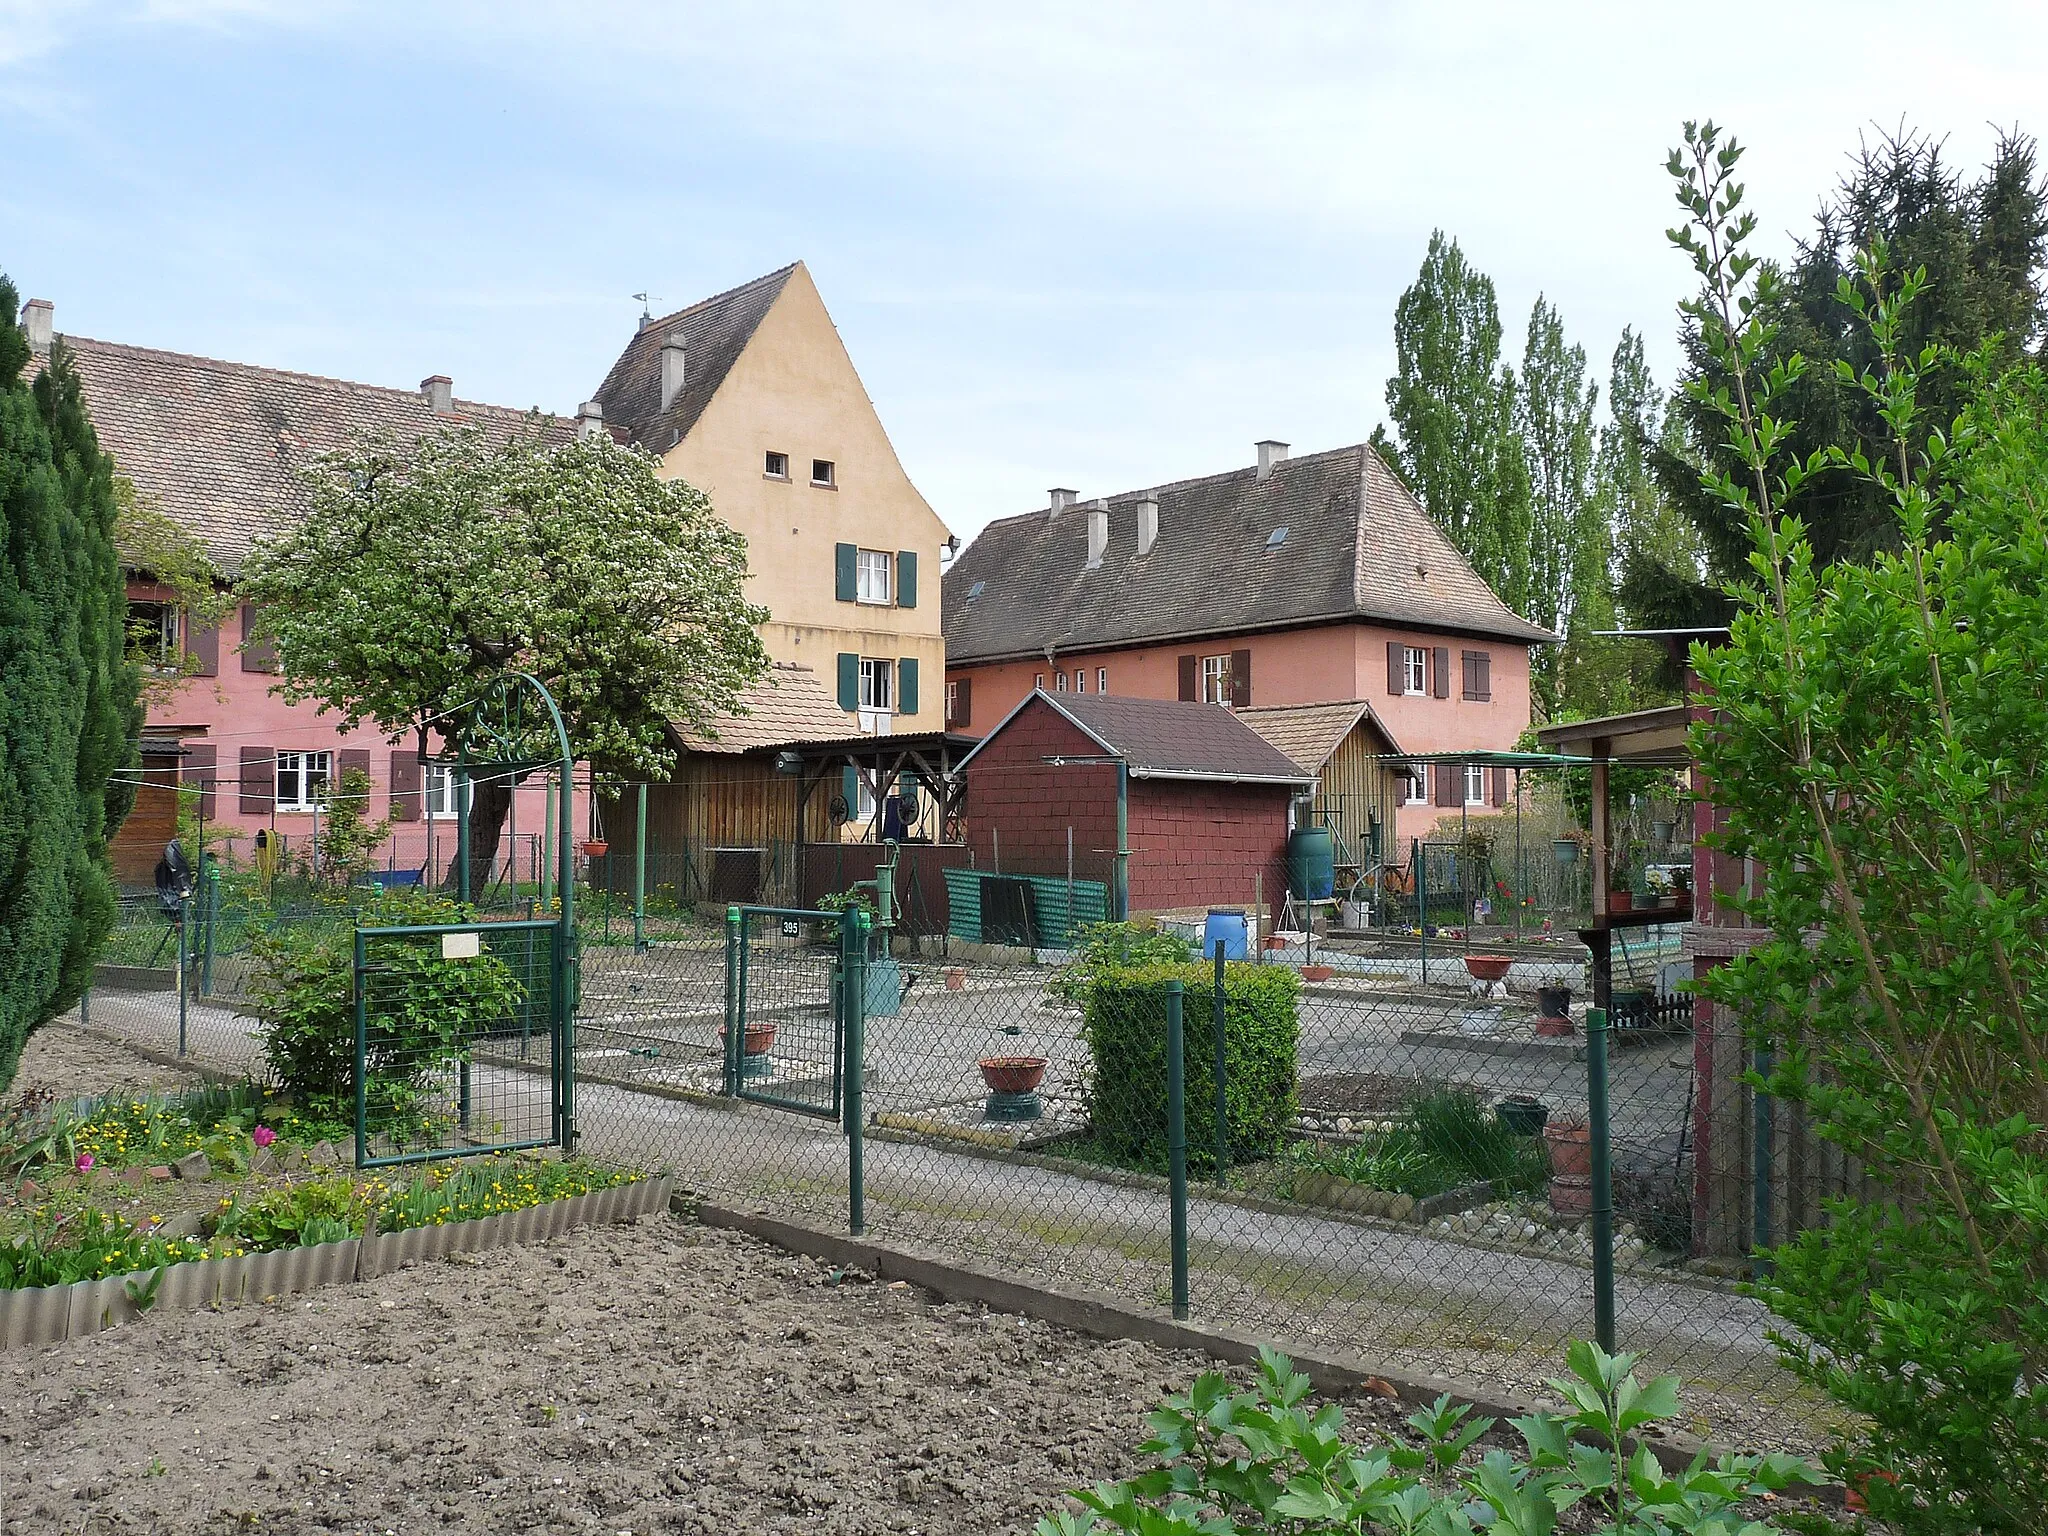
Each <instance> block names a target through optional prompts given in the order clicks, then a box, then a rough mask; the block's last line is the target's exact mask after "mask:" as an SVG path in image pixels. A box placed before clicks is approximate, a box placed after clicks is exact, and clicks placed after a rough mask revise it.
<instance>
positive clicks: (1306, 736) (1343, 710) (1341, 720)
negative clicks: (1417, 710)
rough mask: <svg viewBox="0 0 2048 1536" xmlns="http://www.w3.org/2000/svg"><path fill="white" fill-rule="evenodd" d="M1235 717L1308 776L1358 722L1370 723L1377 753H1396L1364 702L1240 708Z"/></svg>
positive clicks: (1387, 736) (1327, 757)
mask: <svg viewBox="0 0 2048 1536" xmlns="http://www.w3.org/2000/svg"><path fill="white" fill-rule="evenodd" d="M1237 718H1238V719H1240V720H1242V721H1243V722H1244V723H1245V724H1246V725H1248V726H1250V727H1251V728H1252V729H1253V730H1255V731H1257V732H1258V733H1259V734H1260V735H1261V736H1263V737H1265V738H1266V740H1268V741H1270V742H1271V743H1272V744H1273V745H1274V746H1276V747H1278V748H1279V749H1280V750H1281V751H1282V752H1284V753H1285V754H1286V755H1287V756H1288V757H1289V758H1290V759H1292V760H1293V761H1294V762H1297V763H1299V764H1300V765H1301V766H1302V767H1303V768H1306V769H1307V770H1308V771H1309V772H1310V773H1320V772H1322V769H1323V764H1325V763H1327V762H1328V761H1329V760H1330V754H1331V753H1332V752H1334V751H1336V750H1337V748H1338V747H1339V746H1341V745H1342V744H1343V741H1344V738H1345V737H1346V736H1349V735H1350V734H1351V732H1352V730H1353V728H1354V727H1356V726H1357V724H1358V722H1359V721H1360V720H1366V721H1370V722H1371V726H1372V734H1373V735H1374V736H1377V737H1378V738H1379V743H1378V745H1377V747H1376V750H1378V751H1381V752H1399V751H1400V750H1401V749H1400V747H1398V746H1397V745H1395V743H1394V738H1393V736H1392V735H1390V734H1389V733H1388V731H1387V728H1386V726H1385V725H1383V724H1382V723H1381V722H1380V717H1379V716H1378V715H1376V714H1374V713H1373V707H1372V705H1370V704H1368V703H1367V702H1366V701H1365V700H1364V699H1343V700H1340V701H1338V702H1337V703H1334V704H1283V705H1279V706H1276V707H1274V708H1270V709H1240V710H1238V711H1237Z"/></svg>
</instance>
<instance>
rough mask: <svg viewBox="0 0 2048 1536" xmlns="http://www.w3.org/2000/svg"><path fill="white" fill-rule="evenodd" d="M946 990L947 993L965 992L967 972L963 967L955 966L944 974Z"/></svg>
mask: <svg viewBox="0 0 2048 1536" xmlns="http://www.w3.org/2000/svg"><path fill="white" fill-rule="evenodd" d="M946 990H947V991H948V992H965V991H966V990H967V971H966V968H965V967H963V966H958V965H956V966H953V967H952V968H951V969H949V970H948V971H947V972H946Z"/></svg>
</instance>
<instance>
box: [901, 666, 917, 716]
mask: <svg viewBox="0 0 2048 1536" xmlns="http://www.w3.org/2000/svg"><path fill="white" fill-rule="evenodd" d="M896 713H897V714H899V715H914V714H916V713H917V658H916V657H915V656H906V657H904V658H903V659H902V660H901V661H899V662H897V663H896Z"/></svg>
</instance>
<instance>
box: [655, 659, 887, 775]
mask: <svg viewBox="0 0 2048 1536" xmlns="http://www.w3.org/2000/svg"><path fill="white" fill-rule="evenodd" d="M740 704H741V706H742V707H743V708H744V709H745V710H746V713H745V714H741V715H729V716H726V717H725V718H723V719H721V720H719V721H717V722H716V723H715V725H714V726H713V729H714V730H715V731H716V733H717V734H716V735H715V736H714V735H711V734H707V733H706V732H704V731H699V730H692V729H689V728H687V727H683V726H678V727H677V728H676V737H677V739H678V740H679V741H681V742H682V744H683V746H684V748H685V749H686V750H688V751H691V752H719V753H731V754H737V753H741V752H751V751H754V750H756V749H757V748H761V747H784V746H793V745H795V744H796V743H798V742H807V741H837V740H838V739H839V738H840V737H842V736H844V735H846V734H847V731H846V726H847V716H846V711H845V710H843V709H841V708H840V707H839V703H838V701H837V700H836V699H834V698H833V697H832V695H831V694H829V693H827V692H826V691H825V685H824V684H823V683H821V682H819V681H818V675H817V673H815V672H813V671H812V670H811V669H810V668H809V667H806V666H804V665H802V664H801V663H798V662H791V661H778V662H776V663H775V665H774V666H772V667H770V668H769V669H768V673H767V675H766V676H764V677H763V678H762V679H761V680H760V681H759V682H757V683H755V684H754V685H753V686H752V687H751V688H748V689H747V690H746V691H745V692H744V693H742V694H741V695H740Z"/></svg>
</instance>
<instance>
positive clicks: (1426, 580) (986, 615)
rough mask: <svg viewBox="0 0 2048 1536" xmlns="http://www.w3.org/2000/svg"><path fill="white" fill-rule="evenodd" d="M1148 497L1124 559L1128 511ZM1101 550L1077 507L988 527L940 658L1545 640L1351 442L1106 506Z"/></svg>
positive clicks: (972, 548) (951, 610)
mask: <svg viewBox="0 0 2048 1536" xmlns="http://www.w3.org/2000/svg"><path fill="white" fill-rule="evenodd" d="M1147 497H1153V498H1156V499H1157V501H1158V503H1159V528H1158V540H1157V542H1156V543H1154V544H1153V546H1152V548H1151V549H1150V550H1149V551H1148V552H1146V553H1145V554H1143V555H1140V554H1139V553H1138V520H1139V513H1138V508H1139V504H1140V503H1141V502H1142V501H1143V500H1144V499H1145V498H1147ZM1106 500H1107V505H1108V514H1109V542H1108V546H1107V549H1106V550H1105V552H1104V554H1103V558H1102V561H1101V563H1100V564H1099V565H1098V566H1096V567H1094V568H1093V569H1091V568H1090V567H1089V564H1088V521H1089V512H1090V510H1091V509H1090V508H1089V507H1086V506H1070V507H1068V508H1066V509H1065V510H1063V511H1061V512H1060V513H1058V514H1057V515H1054V514H1053V513H1052V512H1051V511H1050V510H1046V511H1038V512H1027V513H1025V514H1024V515H1023V516H1021V517H1009V518H1002V519H1000V520H998V521H996V522H993V523H990V524H989V525H988V527H986V528H985V529H983V530H982V532H981V534H980V535H979V536H978V537H977V538H976V539H975V540H974V542H973V543H972V544H970V545H968V546H967V548H966V549H964V550H962V551H961V552H960V555H959V557H958V558H957V559H955V560H954V561H953V562H952V564H951V565H950V566H948V567H947V569H946V573H945V577H944V581H943V586H944V595H945V618H946V659H947V661H948V662H949V663H954V664H957V663H960V662H975V661H995V660H1001V659H1004V658H1008V657H1016V656H1042V655H1045V654H1047V652H1048V648H1051V649H1053V650H1056V651H1076V650H1085V649H1091V648H1095V649H1099V648H1102V647H1106V646H1121V645H1132V644H1139V643H1148V642H1158V641H1170V640H1175V639H1191V638H1194V637H1197V636H1201V635H1220V634H1235V633H1244V632H1246V631H1252V630H1260V629H1275V628H1285V627H1290V626H1300V625H1304V624H1312V623H1330V622H1342V621H1345V620H1358V619H1367V620H1375V621H1378V622H1381V623H1385V624H1390V625H1396V626H1401V627H1407V628H1416V629H1432V630H1438V631H1445V632H1450V633H1458V634H1472V635H1486V636H1495V637H1500V638H1504V639H1508V640H1515V641H1521V642H1523V643H1525V644H1539V643H1542V642H1545V641H1550V640H1554V639H1556V636H1554V635H1552V634H1551V633H1550V632H1549V631H1548V630H1545V629H1543V628H1541V627H1540V626H1538V625H1535V624H1532V623H1530V622H1529V621H1528V620H1527V619H1524V618H1522V617H1521V616H1520V615H1518V614H1516V613H1514V612H1513V611H1511V610H1510V609H1509V608H1508V606H1507V604H1505V603H1503V602H1502V601H1501V600H1500V599H1499V598H1498V597H1496V596H1495V595H1494V593H1493V590H1492V589H1491V588H1490V587H1488V586H1487V585H1486V583H1485V582H1484V581H1482V580H1480V578H1479V576H1478V575H1477V574H1476V573H1475V572H1474V571H1473V569H1472V567H1471V566H1470V565H1468V564H1467V563H1466V562H1465V560H1464V558H1463V557H1462V556H1461V555H1460V554H1459V553H1458V551H1457V550H1456V549H1455V548H1454V547H1453V546H1452V544H1451V542H1450V540H1449V539H1447V538H1445V537H1444V535H1443V533H1442V532H1441V531H1440V530H1439V529H1438V528H1437V526H1436V525H1435V524H1434V523H1433V522H1431V521H1430V519H1429V517H1428V515H1427V514H1426V513H1425V512H1424V511H1423V509H1422V507H1421V505H1420V504H1419V503H1418V502H1417V501H1416V500H1415V498H1414V497H1413V496H1412V495H1410V494H1409V492H1408V490H1407V488H1406V487H1405V486H1403V485H1402V484H1401V482H1400V481H1399V480H1398V479H1397V478H1396V477H1395V476H1394V473H1393V472H1392V471H1391V470H1389V469H1388V468H1387V466H1386V465H1385V464H1383V463H1382V462H1381V461H1380V458H1379V455H1378V454H1376V453H1375V452H1374V451H1373V450H1372V448H1371V447H1370V446H1369V445H1367V444H1364V443H1356V444H1353V445H1352V446H1350V447H1347V448H1336V449H1332V450H1330V451H1329V452H1327V453H1312V454H1304V455H1302V456H1301V457H1299V458H1292V459H1286V460H1283V461H1281V462H1280V463H1278V464H1275V465H1274V466H1273V468H1272V473H1271V474H1270V475H1269V476H1268V477H1267V478H1265V479H1263V480H1261V479H1260V478H1259V476H1258V471H1257V470H1256V469H1255V468H1251V467H1247V468H1244V469H1234V470H1230V471H1227V472H1226V473H1224V474H1220V475H1209V476H1205V477H1203V478H1201V479H1196V480H1182V481H1179V482H1177V483H1175V484H1172V485H1164V486H1160V487H1158V488H1157V489H1155V490H1150V491H1126V492H1123V493H1122V494H1120V495H1116V496H1111V497H1108V498H1106Z"/></svg>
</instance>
